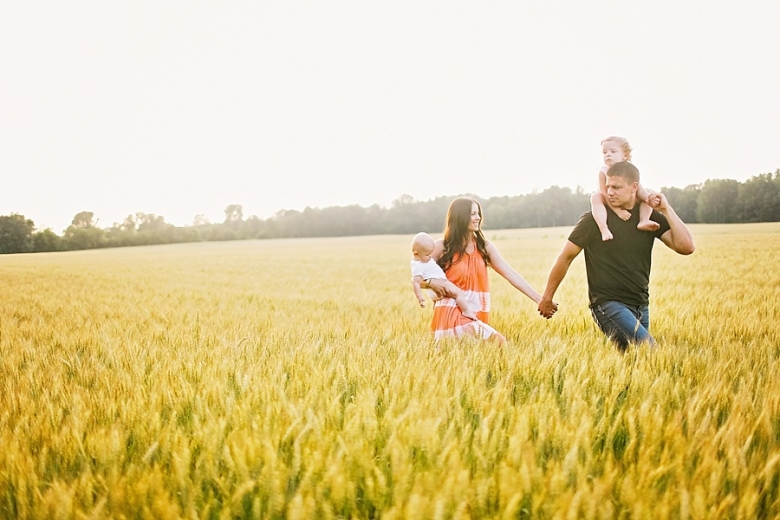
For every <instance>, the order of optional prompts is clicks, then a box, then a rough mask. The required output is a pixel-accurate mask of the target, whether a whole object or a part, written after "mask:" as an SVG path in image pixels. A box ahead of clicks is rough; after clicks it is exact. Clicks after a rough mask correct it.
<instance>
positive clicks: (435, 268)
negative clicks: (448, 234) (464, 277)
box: [412, 233, 477, 320]
mask: <svg viewBox="0 0 780 520" xmlns="http://www.w3.org/2000/svg"><path fill="white" fill-rule="evenodd" d="M433 248H434V242H433V238H431V236H430V235H428V233H417V235H415V237H414V240H412V287H413V288H414V295H415V296H417V301H419V302H420V307H425V297H424V296H423V294H422V290H421V289H420V283H421V282H422V281H423V280H425V281H426V282H427V281H428V280H432V279H442V280H444V281H445V283H444V287H445V288H446V289H447V290H448V291H449V292H450V293H452V294H453V295H455V303H457V304H458V308H459V309H460V312H462V313H463V316H465V317H466V318H469V319H472V320H476V319H477V315H476V314H474V311H472V310H471V309H470V308H469V304H468V302H467V301H466V295H465V294H464V293H463V291H462V290H461V289H460V287H458V286H457V285H455V284H454V283H452V282H450V281H449V280H447V276H446V275H445V274H444V271H443V270H442V268H441V267H439V264H437V263H436V261H435V260H434V259H433V258H431V253H433Z"/></svg>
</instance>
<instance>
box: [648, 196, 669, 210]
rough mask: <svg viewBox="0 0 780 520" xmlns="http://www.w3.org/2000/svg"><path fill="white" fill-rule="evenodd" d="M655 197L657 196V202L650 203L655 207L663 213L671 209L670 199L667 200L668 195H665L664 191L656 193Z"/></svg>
mask: <svg viewBox="0 0 780 520" xmlns="http://www.w3.org/2000/svg"><path fill="white" fill-rule="evenodd" d="M655 198H656V201H655V204H650V205H651V206H652V207H653V209H655V210H658V211H660V212H661V213H663V212H664V211H666V210H667V209H669V201H668V200H666V195H664V194H663V193H656V194H655Z"/></svg>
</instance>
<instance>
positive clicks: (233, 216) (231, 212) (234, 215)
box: [225, 204, 244, 223]
mask: <svg viewBox="0 0 780 520" xmlns="http://www.w3.org/2000/svg"><path fill="white" fill-rule="evenodd" d="M242 220H244V208H243V207H242V206H241V204H231V205H230V206H228V207H227V208H225V223H228V222H241V221H242Z"/></svg>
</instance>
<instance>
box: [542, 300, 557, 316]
mask: <svg viewBox="0 0 780 520" xmlns="http://www.w3.org/2000/svg"><path fill="white" fill-rule="evenodd" d="M537 310H538V311H539V314H540V315H541V316H544V317H545V318H547V319H548V320H549V319H550V318H552V317H553V314H555V313H556V311H557V310H558V304H557V303H555V302H554V301H552V300H550V299H545V298H542V299H541V300H540V301H539V307H538V308H537Z"/></svg>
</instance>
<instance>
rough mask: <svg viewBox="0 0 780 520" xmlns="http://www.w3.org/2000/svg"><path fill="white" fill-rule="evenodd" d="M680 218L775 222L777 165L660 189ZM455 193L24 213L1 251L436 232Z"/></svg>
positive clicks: (503, 219)
mask: <svg viewBox="0 0 780 520" xmlns="http://www.w3.org/2000/svg"><path fill="white" fill-rule="evenodd" d="M661 191H662V192H663V193H665V194H666V196H667V198H668V199H669V202H670V204H671V205H672V207H673V208H674V209H675V211H676V212H677V214H678V215H679V216H680V218H682V219H683V221H685V222H687V223H697V222H700V223H732V222H778V221H780V169H778V170H775V172H774V174H772V173H766V174H761V175H757V176H755V177H752V178H750V179H749V180H747V181H745V182H742V183H740V182H738V181H736V180H732V179H714V180H713V179H710V180H707V181H706V182H704V183H703V184H695V185H690V186H687V187H685V188H675V187H664V188H662V189H661ZM469 196H472V197H474V198H475V199H477V200H478V201H479V202H480V204H481V205H482V208H483V212H484V215H485V219H484V223H483V225H484V228H485V229H486V230H493V229H514V228H531V227H552V226H571V225H574V224H575V223H576V222H577V219H578V218H579V217H580V215H582V214H583V213H584V212H586V211H588V209H589V207H590V202H589V198H590V194H589V193H586V192H585V191H584V190H583V189H582V188H579V187H578V188H577V189H576V190H572V189H570V188H561V187H558V186H552V187H550V188H547V189H546V190H544V191H541V192H534V193H530V194H525V195H518V196H511V197H510V196H504V197H491V198H481V197H479V196H476V195H469ZM454 198H455V196H446V197H436V198H434V199H432V200H428V201H419V200H415V199H414V198H412V197H411V196H409V195H402V196H401V197H399V198H398V199H396V200H395V201H393V203H392V205H391V206H390V207H389V208H386V207H383V206H379V205H376V204H375V205H372V206H368V207H363V206H358V205H352V206H336V207H327V208H310V207H307V208H306V209H304V210H303V211H297V210H281V211H279V212H277V213H276V214H275V215H273V216H272V217H270V218H267V219H261V218H259V217H257V216H254V215H252V216H250V217H248V218H244V214H243V208H242V206H241V205H239V204H231V205H229V206H228V207H227V208H225V220H224V221H223V222H221V223H211V222H209V221H208V220H207V219H205V218H204V217H203V216H202V215H198V216H197V217H195V219H194V221H193V224H192V225H191V226H179V227H177V226H174V225H173V224H170V223H167V222H165V218H164V217H162V216H160V215H153V214H147V213H136V214H135V215H128V216H127V218H125V219H124V221H123V222H117V223H114V224H113V226H111V227H108V228H101V227H99V226H98V225H97V220H96V219H95V215H94V214H93V213H92V212H89V211H83V212H81V213H79V214H77V215H76V216H74V217H73V221H72V223H71V225H70V226H68V228H67V229H66V230H65V231H64V232H63V234H62V236H60V235H57V234H56V233H54V232H53V231H52V230H51V229H48V228H47V229H43V230H37V231H36V228H35V223H34V222H33V221H32V220H30V219H27V218H25V217H24V216H23V215H19V214H15V213H14V214H11V215H4V216H0V254H6V253H31V252H51V251H71V250H80V249H97V248H103V247H124V246H139V245H152V244H173V243H181V242H200V241H220V240H246V239H265V238H292V237H335V236H351V235H380V234H411V233H416V232H418V231H427V232H429V233H439V232H441V230H442V226H443V223H444V216H445V214H446V212H447V207H448V206H449V204H450V202H451V201H452V200H453V199H454Z"/></svg>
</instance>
